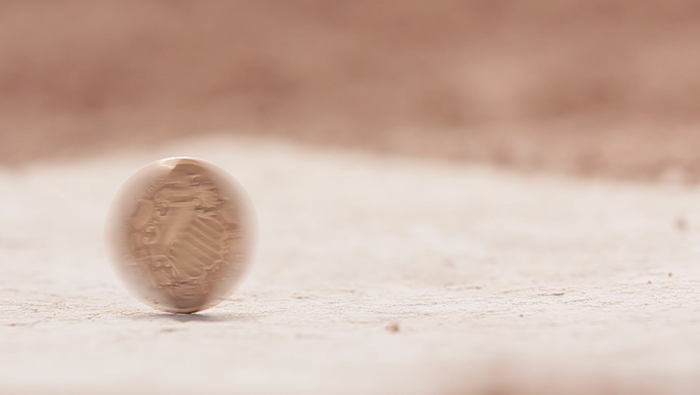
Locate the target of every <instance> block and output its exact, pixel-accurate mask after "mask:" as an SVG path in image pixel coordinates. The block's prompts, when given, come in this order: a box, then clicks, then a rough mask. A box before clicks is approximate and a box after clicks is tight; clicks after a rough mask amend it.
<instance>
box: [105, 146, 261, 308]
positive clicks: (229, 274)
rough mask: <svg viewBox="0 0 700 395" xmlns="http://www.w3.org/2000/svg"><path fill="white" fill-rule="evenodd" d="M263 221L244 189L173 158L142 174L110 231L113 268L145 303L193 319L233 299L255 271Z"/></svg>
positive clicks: (123, 195) (212, 170)
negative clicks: (195, 314)
mask: <svg viewBox="0 0 700 395" xmlns="http://www.w3.org/2000/svg"><path fill="white" fill-rule="evenodd" d="M256 232H257V220H256V216H255V212H254V209H253V205H252V204H251V202H250V200H249V199H248V196H247V195H246V193H245V191H244V190H243V188H242V187H240V185H238V183H237V182H236V181H235V180H234V179H233V178H231V177H230V176H229V175H227V174H226V173H225V172H224V171H223V170H221V169H219V168H217V167H216V166H214V165H212V164H210V163H207V162H204V161H201V160H199V159H193V158H167V159H163V160H159V161H157V162H153V163H151V164H149V165H147V166H146V167H144V168H142V169H141V170H139V171H138V172H137V173H136V174H134V175H133V176H132V177H131V178H130V179H129V180H128V181H127V182H126V184H124V186H123V187H122V189H121V190H120V192H119V194H118V195H117V197H116V199H115V201H114V203H113V206H112V210H111V213H110V218H109V219H108V223H107V241H108V244H109V247H110V249H111V258H112V263H113V264H114V267H115V269H116V272H117V273H118V275H119V277H120V278H121V279H122V281H123V282H124V284H125V285H126V287H127V288H128V289H129V290H130V291H131V292H132V293H133V294H134V295H135V296H136V297H137V298H138V299H140V300H141V301H143V302H144V303H146V304H148V305H150V306H152V307H154V308H156V309H160V310H165V311H169V312H173V313H193V312H195V311H200V310H204V309H206V308H209V307H212V306H214V305H216V304H218V303H219V302H221V301H222V300H224V299H226V298H227V297H228V296H230V295H231V294H232V293H233V292H234V291H235V290H236V288H237V287H238V286H239V285H240V284H241V282H242V280H243V278H244V277H245V275H246V273H247V272H248V269H249V268H250V266H251V265H252V263H253V253H254V249H255V244H256Z"/></svg>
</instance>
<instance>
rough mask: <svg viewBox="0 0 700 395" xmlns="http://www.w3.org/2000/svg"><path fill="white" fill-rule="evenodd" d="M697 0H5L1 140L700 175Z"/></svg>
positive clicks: (47, 149)
mask: <svg viewBox="0 0 700 395" xmlns="http://www.w3.org/2000/svg"><path fill="white" fill-rule="evenodd" d="M698 70H700V3H698V2H697V1H691V0H670V1H664V2H661V1H651V0H636V1H631V0H609V1H603V0H594V1H591V0H531V1H514V0H467V1H448V0H440V1H404V0H402V1H399V0H394V1H387V0H372V1H300V0H294V1H282V0H278V1H100V2H94V1H87V0H86V1H43V2H42V1H19V0H18V1H0V160H1V161H2V162H3V163H5V164H16V163H20V162H23V161H26V160H30V159H36V158H42V157H46V156H50V157H56V156H66V155H74V154H85V153H95V152H98V153H99V152H104V151H105V150H107V149H113V148H114V147H121V146H125V145H130V144H158V142H159V141H161V139H162V138H165V137H170V136H176V135H191V134H194V133H201V132H227V133H248V134H266V135H276V136H284V137H286V138H293V139H302V140H305V141H309V142H313V143H319V144H340V145H348V146H353V147H364V148H371V149H375V150H388V151H393V152H400V153H408V154H419V155H438V156H448V157H453V158H461V159H467V160H476V161H486V162H491V163H498V164H503V165H508V166H514V167H517V168H520V169H534V170H553V171H557V172H566V173H570V174H579V175H591V174H592V175H604V176H612V177H624V178H636V179H649V180H658V179H662V180H663V179H671V180H680V181H696V180H698V179H700V152H698V150H697V149H696V147H698V143H700V133H699V132H700V129H698V126H699V125H700V122H699V121H700V73H699V72H698Z"/></svg>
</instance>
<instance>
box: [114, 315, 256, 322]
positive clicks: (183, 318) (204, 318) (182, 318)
mask: <svg viewBox="0 0 700 395" xmlns="http://www.w3.org/2000/svg"><path fill="white" fill-rule="evenodd" d="M125 318H129V319H132V320H139V321H176V322H233V321H248V320H252V319H254V318H255V317H253V316H246V315H227V314H221V315H219V314H216V315H214V314H197V313H194V314H173V313H153V314H138V315H130V316H127V317H125Z"/></svg>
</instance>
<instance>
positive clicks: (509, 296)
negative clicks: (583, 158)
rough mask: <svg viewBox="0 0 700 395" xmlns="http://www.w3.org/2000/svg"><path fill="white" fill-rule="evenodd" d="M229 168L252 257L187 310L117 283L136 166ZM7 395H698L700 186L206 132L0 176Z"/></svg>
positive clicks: (1, 321)
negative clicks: (108, 244)
mask: <svg viewBox="0 0 700 395" xmlns="http://www.w3.org/2000/svg"><path fill="white" fill-rule="evenodd" d="M170 155H193V156H199V157H201V158H204V159H207V160H210V161H212V162H214V163H216V164H218V165H220V166H222V167H223V168H225V169H228V170H229V171H230V172H231V173H232V174H233V175H234V176H235V177H236V178H238V180H239V181H240V182H241V183H242V184H243V185H244V186H245V187H246V188H247V190H248V191H249V193H250V195H251V197H252V199H253V201H254V202H255V204H256V206H257V210H258V213H259V217H260V221H261V232H262V234H261V240H262V243H261V247H260V253H259V258H258V261H257V263H256V266H255V268H254V270H253V272H252V273H251V276H250V277H249V279H248V281H247V282H246V283H245V284H244V286H243V287H242V288H241V289H240V290H239V291H238V292H237V293H236V294H234V296H233V297H232V298H231V299H230V300H229V301H227V302H225V303H223V304H221V305H220V306H218V307H216V308H213V309H211V310H207V311H205V312H202V313H201V314H196V315H191V316H182V315H169V314H161V313H158V312H156V311H154V310H151V309H150V308H148V307H146V306H143V305H141V304H139V303H138V302H137V301H136V300H135V299H133V298H132V297H131V296H129V295H128V294H127V293H126V292H125V291H124V290H123V289H122V287H121V286H120V285H119V284H118V283H117V282H116V280H115V278H114V277H113V275H112V273H111V270H110V267H109V265H108V263H107V262H106V259H105V254H104V247H103V242H102V230H103V226H104V223H103V221H104V218H105V214H106V210H107V208H108V205H109V203H110V199H111V197H112V196H113V194H114V193H115V192H116V190H117V189H118V188H119V186H120V185H121V183H122V182H123V181H124V180H125V179H126V178H128V176H129V175H130V174H131V173H132V172H133V171H135V170H136V169H138V168H139V167H140V166H142V165H144V164H145V163H147V162H149V161H151V160H154V159H158V158H161V157H164V156H170ZM0 196H2V198H0V203H1V204H0V270H1V273H2V275H1V276H0V393H2V394H13V393H19V394H24V393H38V394H63V393H65V394H83V393H85V394H89V393H101V394H110V393H129V394H135V393H150V394H166V393H167V394H180V393H182V394H185V393H199V394H233V393H238V394H240V393H250V394H331V393H332V394H380V393H381V394H389V393H391V394H434V393H436V394H442V393H447V394H452V393H454V394H457V393H483V394H546V393H567V394H592V393H604V394H645V393H648V394H672V393H673V394H676V393H677V394H692V393H698V392H700V300H699V298H698V289H699V285H700V264H699V262H700V244H699V243H698V241H699V240H700V233H699V232H700V204H698V203H699V202H700V189H697V188H688V187H680V186H673V185H666V186H661V185H650V184H633V183H612V182H606V181H586V180H570V179H564V178H557V177H553V176H533V175H527V174H518V173H510V172H505V171H501V170H497V169H494V168H488V167H482V166H478V165H469V164H458V163H449V162H441V161H436V160H433V161H431V160H418V159H409V158H402V157H391V156H379V155H374V154H365V153H358V152H352V151H340V150H339V151H331V150H328V149H324V150H319V149H315V148H311V147H306V146H298V145H292V144H289V143H283V142H276V141H270V140H249V139H242V138H231V137H206V138H199V139H198V138H195V139H191V140H188V141H181V142H178V143H173V145H170V146H165V147H161V148H158V149H148V150H145V149H144V150H136V149H133V150H131V151H122V152H118V153H113V154H110V155H105V156H101V157H94V158H88V159H75V160H73V161H64V162H61V163H57V162H46V163H36V162H35V163H32V164H28V165H25V166H24V167H22V168H19V169H17V168H15V169H9V168H6V169H3V170H1V171H0Z"/></svg>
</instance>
